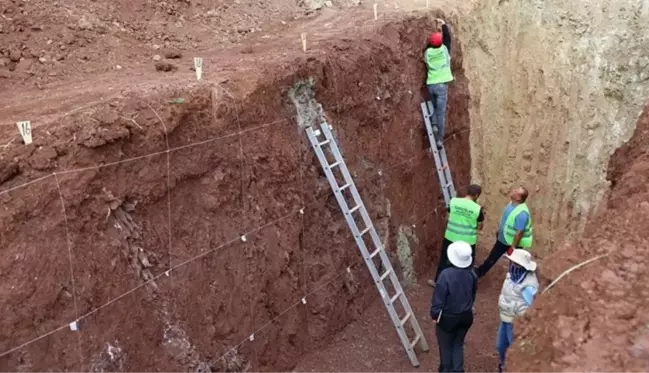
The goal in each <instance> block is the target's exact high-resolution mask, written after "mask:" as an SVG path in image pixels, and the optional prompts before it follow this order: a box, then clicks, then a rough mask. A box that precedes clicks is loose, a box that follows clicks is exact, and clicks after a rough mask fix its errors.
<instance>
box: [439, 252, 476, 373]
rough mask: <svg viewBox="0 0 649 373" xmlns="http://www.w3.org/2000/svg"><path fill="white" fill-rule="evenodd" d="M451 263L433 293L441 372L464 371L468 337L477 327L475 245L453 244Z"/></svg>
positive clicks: (450, 254) (449, 255)
mask: <svg viewBox="0 0 649 373" xmlns="http://www.w3.org/2000/svg"><path fill="white" fill-rule="evenodd" d="M448 261H449V262H450V264H451V266H449V267H447V268H445V269H443V270H442V272H441V273H440V275H439V278H438V281H437V284H436V286H435V290H434V292H433V300H432V304H431V307H430V316H431V317H432V318H433V321H434V322H435V323H436V328H435V334H436V336H437V345H438V346H439V361H440V363H439V371H440V372H464V338H465V337H466V334H467V332H468V331H469V328H471V325H472V324H473V302H475V296H476V293H477V291H478V276H477V275H476V274H475V272H474V271H473V269H472V268H471V263H472V262H473V257H472V249H471V245H469V244H468V243H466V242H464V241H457V242H453V243H452V244H450V245H449V247H448Z"/></svg>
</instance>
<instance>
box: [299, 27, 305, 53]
mask: <svg viewBox="0 0 649 373" xmlns="http://www.w3.org/2000/svg"><path fill="white" fill-rule="evenodd" d="M300 37H301V38H302V50H303V51H305V52H306V32H303V33H302V34H301V35H300Z"/></svg>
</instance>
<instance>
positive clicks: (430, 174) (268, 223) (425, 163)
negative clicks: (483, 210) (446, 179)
mask: <svg viewBox="0 0 649 373" xmlns="http://www.w3.org/2000/svg"><path fill="white" fill-rule="evenodd" d="M364 18H365V17H360V16H359V15H358V14H354V13H353V12H350V13H348V14H346V15H344V16H342V17H338V18H336V17H331V18H329V19H325V21H329V22H335V23H336V24H337V25H338V26H339V27H338V29H339V30H340V34H339V35H329V36H328V37H327V38H326V39H320V40H313V41H311V42H310V44H309V51H308V52H307V53H303V52H302V51H300V50H298V49H297V48H292V47H291V48H290V49H288V47H287V46H286V43H285V40H299V34H300V32H301V29H300V28H297V29H295V30H293V31H291V33H287V34H284V35H280V36H281V37H278V38H271V39H269V40H268V42H267V43H265V44H264V45H262V46H257V47H256V48H255V49H252V48H247V49H246V47H245V46H243V47H239V48H238V49H236V48H235V49H232V50H230V51H228V53H223V52H219V53H215V52H212V53H208V52H206V53H205V54H204V56H203V57H204V59H205V63H204V65H205V66H206V67H207V68H206V74H205V79H204V81H203V82H201V83H198V84H197V83H187V82H191V80H192V75H193V73H192V72H191V71H176V72H171V73H169V74H168V75H166V77H168V78H167V79H163V80H164V82H163V83H160V82H159V80H160V77H156V78H154V77H150V76H147V75H142V76H141V77H139V76H138V75H137V74H138V73H137V70H135V72H134V74H135V75H129V74H126V73H120V72H108V73H105V74H101V75H98V76H96V79H93V80H91V81H76V82H69V83H66V82H63V83H60V84H59V85H58V86H57V89H56V90H55V91H54V90H53V91H47V92H45V93H36V94H33V95H31V96H30V95H26V96H25V97H24V100H23V102H18V100H17V99H16V98H13V99H8V106H7V109H6V110H3V111H4V113H3V116H4V117H6V118H12V119H13V118H37V120H33V121H34V123H33V125H34V131H33V132H34V139H35V140H34V143H33V144H31V145H24V144H22V143H20V141H19V140H17V139H16V138H15V134H12V135H11V136H9V133H10V132H11V131H14V130H15V127H13V128H9V127H6V128H4V129H3V135H6V136H9V138H10V139H11V138H13V140H12V142H10V143H9V144H8V145H7V146H6V147H5V150H4V153H3V157H2V159H1V163H0V177H1V179H0V182H1V183H2V184H1V185H0V199H1V200H2V210H1V211H0V221H1V226H2V232H1V233H0V235H1V236H0V239H1V241H2V243H3V256H2V257H3V258H4V259H3V260H2V261H0V280H1V281H0V284H1V285H0V289H1V290H0V294H2V299H1V302H2V304H3V305H4V308H3V310H4V312H3V318H2V321H0V322H1V325H0V326H1V330H2V331H0V352H7V353H4V354H3V355H2V356H1V357H0V369H2V370H18V371H40V370H50V369H56V370H77V371H79V370H84V371H85V370H92V371H106V370H111V371H149V370H166V371H179V370H194V369H205V367H207V366H210V369H212V370H233V369H235V370H236V369H243V370H245V369H253V370H286V369H290V368H292V367H293V365H294V364H295V363H296V361H297V357H298V356H299V355H301V354H303V353H304V352H307V351H311V350H313V349H315V348H317V347H319V346H323V345H324V344H326V343H327V342H329V341H330V340H331V338H332V336H333V335H334V334H335V333H336V332H338V331H340V330H342V329H343V328H344V327H345V326H346V325H347V324H348V323H349V322H350V321H351V320H354V319H356V318H358V317H360V315H361V313H362V311H363V310H364V309H365V308H366V307H367V306H368V305H369V304H370V303H371V302H372V301H373V299H375V297H376V290H375V288H374V286H372V283H371V281H370V278H369V274H368V272H367V270H366V268H365V266H364V265H363V264H362V260H360V259H361V258H360V255H359V253H358V249H357V248H356V246H355V244H354V242H353V240H352V239H351V235H350V234H349V231H348V227H347V226H346V224H345V222H344V220H343V219H342V215H341V213H340V212H339V208H338V206H337V204H336V202H335V199H334V198H333V196H332V194H331V190H330V189H329V186H328V184H327V182H326V179H325V178H324V176H323V175H322V173H321V171H320V166H319V165H318V164H317V161H316V159H315V157H314V155H313V154H312V151H311V150H310V148H309V146H308V145H307V141H306V136H305V135H304V134H303V133H301V132H300V131H298V128H297V125H296V123H295V121H294V110H295V109H294V108H293V107H292V104H291V103H290V100H289V99H288V98H287V95H286V92H287V90H288V89H289V88H291V87H293V86H294V85H295V84H296V83H298V82H300V81H302V80H304V79H306V78H313V79H314V81H315V83H316V86H315V91H316V98H317V100H318V101H319V102H320V103H321V104H322V105H323V107H324V110H325V114H326V117H327V119H328V120H329V122H330V123H331V124H332V125H333V126H334V133H335V135H336V136H337V139H338V144H339V146H340V147H341V149H342V150H343V152H344V156H345V159H346V161H347V165H348V167H349V169H350V170H351V171H352V174H353V176H354V177H355V181H356V185H357V187H358V189H359V190H360V192H361V195H362V197H363V199H364V201H365V203H366V206H367V207H368V209H369V212H370V215H371V217H372V219H373V222H374V224H375V226H376V227H377V229H378V231H379V234H380V235H381V237H384V240H385V242H386V243H387V244H386V245H387V249H388V251H389V253H390V255H391V256H392V258H393V260H392V261H393V263H394V264H395V266H396V267H397V269H398V270H399V272H408V271H410V272H412V269H409V268H407V267H408V265H410V264H409V263H414V273H415V274H416V275H421V274H428V273H430V271H431V266H432V264H433V263H434V262H435V261H436V256H437V247H438V246H439V238H440V237H441V229H442V227H443V222H442V218H443V215H444V213H443V211H442V210H443V209H441V206H442V205H441V197H440V191H439V185H438V181H437V175H436V173H435V170H434V167H433V165H432V160H431V159H430V157H429V155H428V153H427V147H428V144H427V139H426V137H425V135H424V132H423V129H422V123H421V115H420V112H419V102H420V101H421V99H422V98H421V96H420V94H419V91H418V90H419V88H420V87H421V86H422V82H423V76H424V71H423V65H422V64H421V63H420V58H419V56H420V54H421V51H422V47H423V45H422V44H421V40H423V39H425V36H426V35H427V34H428V30H430V29H432V27H433V26H432V23H431V22H430V20H429V19H428V18H408V19H401V20H399V21H398V22H390V23H386V22H376V23H375V22H373V21H371V22H364V21H359V20H360V19H364ZM322 21H323V20H322V19H320V20H319V21H318V23H317V24H316V23H315V22H314V23H312V24H308V23H307V24H305V25H303V27H304V28H308V29H310V30H315V29H317V28H318V27H320V28H322V27H324V26H322ZM325 24H326V23H325ZM352 30H353V32H354V33H355V38H354V39H353V40H352V39H348V38H346V37H344V35H345V34H346V33H349V32H351V31H352ZM458 37H459V38H460V39H461V36H460V35H458ZM283 50H286V52H283V53H278V51H283ZM377 51H381V52H380V53H377ZM453 51H454V52H453V53H454V55H453V69H454V74H455V77H456V82H455V83H454V84H453V85H452V86H451V89H450V102H449V108H450V111H449V113H448V115H449V119H448V127H447V128H448V130H447V136H448V138H447V141H446V149H447V152H448V154H449V158H450V160H451V167H452V170H453V177H454V180H455V183H456V185H458V186H461V185H465V184H466V183H467V182H468V181H469V166H470V159H469V155H468V152H467V151H466V149H468V147H469V145H468V129H469V127H470V121H469V118H468V101H469V93H468V87H467V81H466V78H465V77H464V71H463V69H462V64H463V61H462V51H461V48H460V46H459V45H458V44H457V43H456V47H455V48H454V50H453ZM404 56H408V58H403V57H404ZM262 57H263V58H265V60H263V62H260V61H262ZM217 66H218V70H217V71H215V70H216V67H217ZM213 67H214V68H213ZM30 94H31V93H30ZM179 98H180V99H182V100H177V99H179ZM96 100H99V101H102V102H101V103H96V102H94V101H96ZM84 105H88V106H86V107H84ZM379 171H381V172H379ZM438 207H439V208H440V209H439V210H438V209H437V208H438ZM301 212H303V213H301ZM409 230H411V231H409ZM404 231H407V232H410V233H409V235H406V237H407V238H406V243H407V245H406V246H407V248H408V249H407V250H406V251H407V252H406V254H407V255H406V256H410V258H409V260H405V261H404V260H402V259H399V258H397V255H396V247H397V240H398V238H399V237H401V236H400V235H402V234H403V232H404ZM242 235H245V238H244V239H242V238H241V236H242ZM170 268H171V269H172V270H170V271H169V269H170ZM347 268H349V270H346V269H347ZM415 279H416V278H415ZM303 297H304V300H305V302H306V303H303V302H301V298H303ZM421 304H423V303H421ZM421 304H420V305H421ZM417 311H418V312H419V313H420V314H422V316H421V321H422V322H424V315H425V309H423V308H422V307H420V306H418V308H417ZM74 320H79V321H78V327H79V331H76V332H73V331H71V330H70V328H69V327H68V324H69V323H71V322H73V321H74ZM388 325H390V324H389V322H388V320H387V318H385V319H384V320H381V327H385V328H388ZM253 331H256V332H255V333H254V336H252V337H251V333H253ZM39 337H42V338H40V339H38V340H36V341H33V340H34V339H35V338H39ZM32 341H33V342H32ZM246 341H247V342H246ZM23 344H26V345H24V346H23ZM392 347H395V348H396V347H398V345H394V344H393V345H392ZM228 352H229V353H228ZM226 353H227V354H226ZM221 357H223V359H220V358H221ZM401 358H402V359H404V361H405V358H404V357H403V356H401ZM355 368H357V367H355Z"/></svg>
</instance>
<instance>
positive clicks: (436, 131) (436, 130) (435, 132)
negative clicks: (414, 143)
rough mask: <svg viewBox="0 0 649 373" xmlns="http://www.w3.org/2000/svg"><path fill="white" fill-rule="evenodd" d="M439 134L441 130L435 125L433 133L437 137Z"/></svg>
mask: <svg viewBox="0 0 649 373" xmlns="http://www.w3.org/2000/svg"><path fill="white" fill-rule="evenodd" d="M438 132H439V129H438V128H437V126H436V125H433V133H434V134H436V135H437V133H438Z"/></svg>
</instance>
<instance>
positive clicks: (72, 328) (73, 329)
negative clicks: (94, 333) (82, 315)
mask: <svg viewBox="0 0 649 373" xmlns="http://www.w3.org/2000/svg"><path fill="white" fill-rule="evenodd" d="M70 330H72V331H73V332H76V331H77V330H79V325H78V324H77V322H76V321H73V322H71V323H70Z"/></svg>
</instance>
